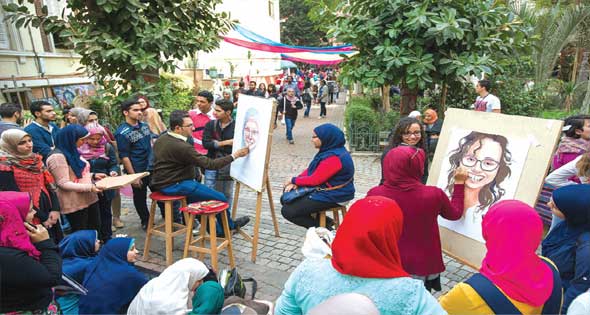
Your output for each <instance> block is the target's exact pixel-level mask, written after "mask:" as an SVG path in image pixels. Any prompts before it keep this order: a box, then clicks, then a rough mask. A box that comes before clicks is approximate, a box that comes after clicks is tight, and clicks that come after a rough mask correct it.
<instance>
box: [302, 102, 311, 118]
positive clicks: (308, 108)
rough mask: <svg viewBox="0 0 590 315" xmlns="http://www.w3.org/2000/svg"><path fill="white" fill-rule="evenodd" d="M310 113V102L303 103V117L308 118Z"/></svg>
mask: <svg viewBox="0 0 590 315" xmlns="http://www.w3.org/2000/svg"><path fill="white" fill-rule="evenodd" d="M310 111H311V101H309V102H307V103H305V113H303V117H309V112H310Z"/></svg>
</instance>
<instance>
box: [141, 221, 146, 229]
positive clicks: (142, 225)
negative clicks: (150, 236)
mask: <svg viewBox="0 0 590 315" xmlns="http://www.w3.org/2000/svg"><path fill="white" fill-rule="evenodd" d="M141 229H142V230H144V231H147V223H142V224H141Z"/></svg>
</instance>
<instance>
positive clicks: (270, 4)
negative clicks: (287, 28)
mask: <svg viewBox="0 0 590 315" xmlns="http://www.w3.org/2000/svg"><path fill="white" fill-rule="evenodd" d="M268 16H270V17H271V18H273V19H274V18H275V2H274V0H268Z"/></svg>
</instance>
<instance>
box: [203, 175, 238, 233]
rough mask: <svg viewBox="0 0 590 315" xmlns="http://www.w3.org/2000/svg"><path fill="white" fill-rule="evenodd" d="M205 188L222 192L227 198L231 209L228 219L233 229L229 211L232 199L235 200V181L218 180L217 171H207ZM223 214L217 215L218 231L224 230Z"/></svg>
mask: <svg viewBox="0 0 590 315" xmlns="http://www.w3.org/2000/svg"><path fill="white" fill-rule="evenodd" d="M205 186H207V187H208V188H210V189H214V190H215V191H218V192H221V193H222V194H223V195H224V196H225V198H227V203H228V204H229V207H228V208H227V217H228V219H229V220H230V222H231V223H230V227H233V221H231V214H230V211H229V209H231V205H232V201H233V200H232V199H233V192H234V181H233V180H217V170H205ZM219 222H221V214H218V215H217V222H216V227H217V231H221V229H222V228H223V227H222V226H221V224H219Z"/></svg>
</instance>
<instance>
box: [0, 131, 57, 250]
mask: <svg viewBox="0 0 590 315" xmlns="http://www.w3.org/2000/svg"><path fill="white" fill-rule="evenodd" d="M55 188H56V187H55V181H54V179H53V176H51V173H50V172H49V171H48V170H47V168H46V167H45V165H44V164H43V157H42V156H41V155H39V154H37V153H33V140H32V138H31V136H30V135H29V134H28V133H26V132H25V131H24V130H20V129H9V130H6V131H5V132H3V133H2V137H1V139H0V191H22V192H28V193H30V194H31V197H32V199H33V206H34V207H35V209H36V213H35V218H34V219H33V222H34V224H43V226H45V228H47V230H48V231H49V237H50V238H51V239H52V240H53V241H54V242H56V243H57V242H59V241H60V240H61V239H62V238H63V233H62V230H61V226H60V224H59V222H58V219H59V214H60V212H59V200H58V199H57V195H56V193H55Z"/></svg>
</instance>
